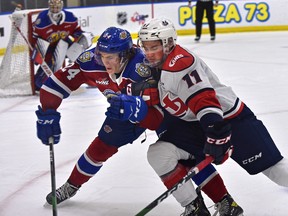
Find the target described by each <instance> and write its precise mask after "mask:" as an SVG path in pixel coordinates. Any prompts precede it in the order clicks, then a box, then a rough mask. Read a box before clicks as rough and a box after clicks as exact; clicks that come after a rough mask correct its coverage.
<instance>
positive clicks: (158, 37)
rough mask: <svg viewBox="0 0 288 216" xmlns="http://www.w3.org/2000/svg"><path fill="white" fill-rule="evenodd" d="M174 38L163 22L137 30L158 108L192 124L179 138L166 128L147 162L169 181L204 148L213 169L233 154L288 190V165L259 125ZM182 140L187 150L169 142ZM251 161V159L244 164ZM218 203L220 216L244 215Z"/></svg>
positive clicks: (254, 171)
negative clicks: (183, 161)
mask: <svg viewBox="0 0 288 216" xmlns="http://www.w3.org/2000/svg"><path fill="white" fill-rule="evenodd" d="M176 38H177V33H176V30H175V27H174V25H173V23H172V22H171V21H170V20H168V19H165V18H162V19H152V20H150V21H148V22H146V23H145V24H144V25H143V26H142V27H141V29H140V31H139V44H140V46H141V47H142V48H143V50H144V52H145V55H146V60H147V64H149V65H150V66H151V67H154V68H156V69H157V73H156V74H155V77H157V78H158V80H159V82H158V89H159V97H160V103H161V106H162V107H163V109H164V110H165V111H166V112H168V113H169V114H170V115H172V116H174V117H176V118H178V119H181V120H183V121H185V122H188V123H189V124H190V130H189V128H187V127H189V124H187V125H188V126H187V127H186V133H180V132H181V131H182V130H181V127H180V125H179V126H178V125H177V124H175V123H174V124H170V132H173V131H174V135H173V133H172V134H171V133H168V134H167V133H164V135H163V137H161V138H160V140H159V141H157V142H156V143H154V144H152V145H151V146H150V147H149V150H148V160H149V163H150V165H151V166H152V167H153V169H154V170H155V171H156V173H157V174H158V175H159V176H160V177H161V178H163V176H165V177H166V178H167V175H169V173H170V172H171V171H172V170H173V169H174V168H175V166H176V165H177V160H180V159H182V158H181V157H186V156H183V155H187V152H189V151H191V150H189V149H191V146H193V145H198V146H199V144H202V146H203V148H204V153H205V155H211V156H213V157H214V158H215V160H214V163H215V164H222V163H223V162H224V161H225V160H226V158H227V156H230V153H231V152H232V150H233V154H232V155H231V158H232V159H233V160H234V161H236V162H237V163H238V164H239V165H240V166H241V167H242V168H244V169H245V170H246V171H247V172H248V173H249V174H250V175H254V174H258V173H261V172H262V173H263V174H264V175H266V176H267V177H268V178H269V179H270V180H272V181H273V182H275V183H276V184H278V185H281V186H285V187H288V180H287V179H288V160H287V159H286V158H283V156H282V155H281V153H280V152H279V150H278V148H277V147H276V145H275V143H274V141H273V139H272V138H271V136H270V134H269V132H268V131H267V129H266V127H265V126H264V125H263V123H262V122H261V121H260V120H258V119H257V118H256V116H255V115H254V113H253V112H252V111H251V110H250V109H249V107H248V106H247V105H246V104H245V103H244V102H242V101H241V100H240V99H239V98H238V97H237V95H236V94H235V93H234V92H233V90H232V89H231V88H230V87H228V86H225V85H224V84H222V83H221V82H220V81H219V79H218V78H217V76H216V75H215V74H214V73H213V72H212V70H211V69H210V68H209V67H208V66H207V65H206V63H205V62H204V61H203V60H202V59H200V58H199V57H198V56H197V55H196V54H195V53H193V52H191V51H190V50H188V49H186V48H184V47H182V46H180V45H179V44H177V43H176ZM172 122H173V121H172ZM168 126H169V122H168ZM182 128H183V127H182ZM195 128H197V130H196V129H195ZM175 131H177V132H175ZM165 134H166V137H165ZM182 134H183V135H182ZM180 136H182V137H180ZM183 136H186V137H188V138H187V139H186V140H189V142H190V146H189V143H187V142H186V143H185V142H184V144H182V146H181V147H180V148H177V147H179V145H181V144H179V145H177V147H176V148H175V147H174V145H172V144H171V143H173V142H175V143H177V140H180V139H181V138H182V140H183ZM199 140H200V141H201V140H203V141H202V143H199ZM183 150H185V151H184V153H183ZM185 152H186V153H185ZM189 153H192V154H193V152H189ZM249 158H255V160H249V162H247V161H248V159H249ZM184 159H185V158H184ZM179 196H181V194H179ZM221 204H224V202H223V203H222V202H221V203H220V215H221V216H228V215H240V214H242V211H241V210H239V209H236V208H233V205H232V203H230V204H231V205H230V206H229V208H222V209H221ZM216 206H218V205H216ZM187 215H189V214H187Z"/></svg>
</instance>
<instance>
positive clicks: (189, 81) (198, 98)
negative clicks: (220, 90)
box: [178, 55, 233, 164]
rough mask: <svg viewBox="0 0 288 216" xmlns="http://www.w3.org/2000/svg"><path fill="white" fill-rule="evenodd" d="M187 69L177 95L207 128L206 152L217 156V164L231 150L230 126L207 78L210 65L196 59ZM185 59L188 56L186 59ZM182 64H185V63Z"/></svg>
mask: <svg viewBox="0 0 288 216" xmlns="http://www.w3.org/2000/svg"><path fill="white" fill-rule="evenodd" d="M191 58H192V61H191V62H192V63H191V64H190V66H189V63H187V62H186V63H187V65H188V66H189V67H187V68H184V71H185V70H186V71H187V74H185V75H184V76H183V77H182V79H180V81H179V83H178V95H179V96H180V98H181V99H182V100H183V101H184V103H185V104H186V105H187V106H188V108H189V109H190V110H191V111H192V112H193V113H194V115H195V116H196V117H197V119H198V120H199V121H200V123H201V125H202V127H203V129H204V130H205V131H206V143H205V148H204V152H205V154H206V155H211V156H213V157H214V159H215V160H214V163H215V164H221V163H223V162H224V161H225V160H226V159H227V158H228V157H229V156H230V154H231V153H232V150H233V147H232V144H231V141H230V138H231V126H230V124H229V123H228V122H226V121H224V119H223V111H222V108H221V104H220V102H219V100H218V98H217V96H216V91H215V90H214V88H213V87H212V85H211V83H210V79H209V78H208V75H207V74H209V71H205V70H210V69H209V68H208V67H206V66H205V65H203V64H201V61H200V60H198V61H195V59H194V56H192V55H191ZM184 61H185V59H184ZM182 65H183V64H182Z"/></svg>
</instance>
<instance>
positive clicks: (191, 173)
mask: <svg viewBox="0 0 288 216" xmlns="http://www.w3.org/2000/svg"><path fill="white" fill-rule="evenodd" d="M213 160H214V159H213V157H211V156H209V157H206V159H205V160H203V161H201V162H200V163H199V164H198V165H196V166H195V167H193V168H192V169H191V170H189V172H188V173H187V175H186V176H184V177H183V178H182V179H181V180H180V181H179V182H177V183H176V184H175V185H174V186H173V187H172V188H170V189H168V190H166V191H165V192H164V193H163V194H161V195H160V196H159V197H158V198H157V199H155V200H154V201H153V202H151V203H150V204H149V205H148V206H146V207H145V208H144V209H142V210H141V211H140V212H139V213H137V214H136V215H135V216H143V215H146V214H147V213H148V212H149V211H151V210H152V209H153V208H154V207H156V206H157V205H158V204H159V203H161V202H162V201H163V200H164V199H166V198H167V197H168V196H169V195H170V194H172V193H173V192H174V191H176V190H177V189H178V188H179V187H181V186H182V185H183V184H184V183H185V182H187V181H188V180H190V179H191V178H192V177H193V176H195V175H196V174H197V173H199V172H200V171H201V170H203V169H204V168H205V167H206V166H207V165H209V164H210V163H212V162H213Z"/></svg>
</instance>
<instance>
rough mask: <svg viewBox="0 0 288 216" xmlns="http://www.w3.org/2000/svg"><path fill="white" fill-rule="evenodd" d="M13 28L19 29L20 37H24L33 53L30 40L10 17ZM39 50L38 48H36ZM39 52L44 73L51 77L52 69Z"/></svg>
mask: <svg viewBox="0 0 288 216" xmlns="http://www.w3.org/2000/svg"><path fill="white" fill-rule="evenodd" d="M9 18H10V20H11V22H12V24H13V26H14V27H15V28H16V29H17V31H18V32H19V33H20V35H21V36H22V38H23V39H24V40H25V42H26V43H27V45H28V47H29V49H30V50H31V51H33V47H32V45H31V43H30V42H29V41H28V39H27V38H26V37H25V35H24V34H23V32H22V31H21V29H20V28H19V27H18V26H17V24H16V23H15V21H14V20H13V19H12V18H11V16H9ZM36 49H37V47H36ZM37 52H39V54H40V57H41V62H40V66H41V68H42V69H43V71H44V72H45V73H46V75H47V76H48V77H49V76H50V75H52V74H53V72H52V70H51V69H50V67H49V66H48V65H47V63H46V62H45V60H44V59H45V58H44V56H42V55H41V52H40V51H39V50H38V49H37Z"/></svg>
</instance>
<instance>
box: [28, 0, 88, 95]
mask: <svg viewBox="0 0 288 216" xmlns="http://www.w3.org/2000/svg"><path fill="white" fill-rule="evenodd" d="M92 39H93V34H92V33H90V32H84V31H83V30H82V29H81V27H80V25H79V24H78V19H77V17H75V15H74V14H73V13H72V12H69V11H66V10H64V9H63V1H62V0H49V1H48V9H47V10H44V11H42V12H41V13H39V15H38V17H37V19H36V21H35V22H34V23H33V41H32V45H33V47H34V51H33V54H32V60H33V61H34V63H35V65H38V64H39V63H40V62H41V61H40V60H41V59H43V58H44V60H45V62H46V63H47V64H48V66H49V67H50V69H51V70H52V71H53V72H55V71H57V70H58V69H60V68H61V67H62V65H63V63H64V60H65V58H66V57H68V58H69V59H70V60H71V61H75V60H76V59H77V57H78V56H79V55H80V54H81V53H82V52H83V51H84V50H86V49H87V48H88V47H90V46H91V45H92ZM46 79H47V75H46V74H45V72H44V71H43V69H42V68H41V67H39V69H38V70H37V72H36V74H35V90H36V91H37V90H39V89H40V87H41V86H42V84H43V82H44V81H46ZM90 85H93V83H92V84H90Z"/></svg>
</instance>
